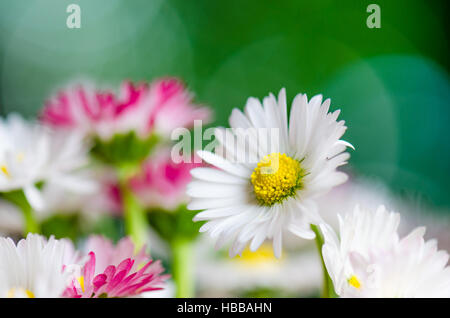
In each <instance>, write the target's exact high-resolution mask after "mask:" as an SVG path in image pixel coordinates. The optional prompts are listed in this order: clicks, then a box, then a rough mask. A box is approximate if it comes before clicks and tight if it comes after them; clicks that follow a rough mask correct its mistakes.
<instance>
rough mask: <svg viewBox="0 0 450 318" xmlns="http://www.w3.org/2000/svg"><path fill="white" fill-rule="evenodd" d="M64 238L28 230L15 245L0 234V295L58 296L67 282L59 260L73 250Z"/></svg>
mask: <svg viewBox="0 0 450 318" xmlns="http://www.w3.org/2000/svg"><path fill="white" fill-rule="evenodd" d="M70 247H71V246H70V244H69V242H68V241H65V240H55V239H54V238H53V237H51V238H50V239H49V240H48V241H47V240H46V239H45V238H44V237H42V236H40V235H37V234H28V236H27V238H26V239H22V240H20V241H19V242H18V243H17V245H15V244H14V242H13V241H12V240H11V239H10V238H3V237H2V238H0V297H26V298H35V297H36V298H40V297H46V298H49V297H51V298H53V297H60V296H61V295H62V293H63V291H64V289H65V288H66V286H67V278H68V277H67V274H65V273H64V272H63V264H64V262H65V261H66V260H68V259H69V258H71V257H72V252H73V250H72V249H71V248H70Z"/></svg>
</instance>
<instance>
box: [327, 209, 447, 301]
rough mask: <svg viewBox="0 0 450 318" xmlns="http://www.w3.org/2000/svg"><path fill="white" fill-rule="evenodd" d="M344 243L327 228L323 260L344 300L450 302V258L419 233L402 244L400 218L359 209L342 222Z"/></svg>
mask: <svg viewBox="0 0 450 318" xmlns="http://www.w3.org/2000/svg"><path fill="white" fill-rule="evenodd" d="M339 223H340V231H339V234H340V239H338V237H337V235H336V233H335V232H334V231H333V229H332V228H331V227H330V226H329V225H327V224H321V226H320V227H321V230H322V232H323V234H324V237H325V244H324V245H323V257H324V261H325V265H326V267H327V270H328V273H329V274H330V277H331V279H332V280H333V284H334V287H335V290H336V293H337V294H338V295H340V296H341V297H450V267H449V266H447V262H448V258H449V256H448V253H447V252H446V251H442V250H440V251H438V249H437V241H436V240H429V241H425V240H424V238H423V235H424V234H425V228H424V227H419V228H417V229H415V230H414V231H412V232H411V233H410V234H409V235H407V236H406V237H404V238H402V239H399V235H398V234H397V229H398V225H399V223H400V215H399V214H398V213H392V212H388V211H387V210H386V209H385V208H384V206H380V207H379V208H378V209H377V210H376V212H374V211H371V210H367V209H361V208H359V207H358V206H357V207H355V209H354V210H353V213H348V214H346V216H345V217H344V218H340V219H339Z"/></svg>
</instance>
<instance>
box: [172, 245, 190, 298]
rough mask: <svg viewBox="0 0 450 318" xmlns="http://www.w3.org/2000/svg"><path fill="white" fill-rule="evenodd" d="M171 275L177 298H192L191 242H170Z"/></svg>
mask: <svg viewBox="0 0 450 318" xmlns="http://www.w3.org/2000/svg"><path fill="white" fill-rule="evenodd" d="M171 245H172V246H171V247H172V266H173V268H172V273H173V280H174V282H175V285H176V294H175V296H176V297H177V298H190V297H194V273H192V269H193V258H192V241H191V240H188V239H174V240H173V241H172V244H171Z"/></svg>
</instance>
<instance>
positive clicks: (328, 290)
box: [311, 224, 337, 298]
mask: <svg viewBox="0 0 450 318" xmlns="http://www.w3.org/2000/svg"><path fill="white" fill-rule="evenodd" d="M311 229H312V230H313V232H314V233H315V234H316V246H317V250H318V251H319V255H320V261H321V262H322V271H323V287H322V295H321V297H322V298H336V296H337V295H336V292H335V291H334V287H333V281H332V280H331V278H330V275H328V271H327V268H326V266H325V262H324V260H323V255H322V246H323V243H324V239H323V236H322V233H320V231H319V228H318V227H317V226H316V225H313V224H311Z"/></svg>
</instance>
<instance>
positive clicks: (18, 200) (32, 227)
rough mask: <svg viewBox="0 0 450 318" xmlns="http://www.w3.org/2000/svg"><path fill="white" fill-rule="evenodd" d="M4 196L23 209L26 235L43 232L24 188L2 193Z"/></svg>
mask: <svg viewBox="0 0 450 318" xmlns="http://www.w3.org/2000/svg"><path fill="white" fill-rule="evenodd" d="M2 197H3V198H5V199H6V200H8V201H10V202H11V203H13V204H15V205H16V206H17V207H18V208H20V210H21V211H22V214H23V217H24V220H25V228H24V229H23V236H24V237H26V236H27V234H28V233H37V234H39V233H41V229H40V226H39V222H38V221H37V219H36V215H35V213H34V211H33V208H32V207H31V205H30V204H29V203H28V200H27V198H26V197H25V194H24V193H23V190H15V191H11V192H6V193H3V194H2Z"/></svg>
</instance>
